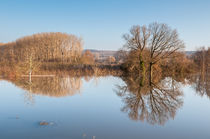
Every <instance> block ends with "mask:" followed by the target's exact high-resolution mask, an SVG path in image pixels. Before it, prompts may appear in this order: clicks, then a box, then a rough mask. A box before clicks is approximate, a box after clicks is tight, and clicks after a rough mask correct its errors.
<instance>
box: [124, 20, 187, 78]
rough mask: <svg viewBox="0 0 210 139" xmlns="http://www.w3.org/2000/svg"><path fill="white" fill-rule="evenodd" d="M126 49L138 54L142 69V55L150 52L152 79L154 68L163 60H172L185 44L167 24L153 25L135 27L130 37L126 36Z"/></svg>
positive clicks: (149, 60)
mask: <svg viewBox="0 0 210 139" xmlns="http://www.w3.org/2000/svg"><path fill="white" fill-rule="evenodd" d="M124 38H125V40H126V41H127V42H126V45H125V46H126V48H128V49H129V50H130V51H131V52H132V51H135V53H136V52H138V57H139V61H140V69H141V68H142V67H143V66H142V62H143V63H144V61H143V60H142V53H143V52H144V51H143V50H144V49H146V52H147V51H149V56H148V62H149V71H150V78H152V66H153V65H154V64H156V63H158V62H159V61H160V60H162V59H167V58H171V57H172V56H174V55H173V54H174V53H175V52H176V51H178V50H180V49H182V48H184V43H183V41H181V40H180V39H179V36H178V33H177V31H176V30H173V29H171V28H170V27H169V26H168V25H166V24H159V23H152V24H150V25H149V26H143V27H140V26H133V27H132V28H131V31H130V35H124Z"/></svg>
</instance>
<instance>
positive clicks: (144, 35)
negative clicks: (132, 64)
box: [123, 25, 150, 74]
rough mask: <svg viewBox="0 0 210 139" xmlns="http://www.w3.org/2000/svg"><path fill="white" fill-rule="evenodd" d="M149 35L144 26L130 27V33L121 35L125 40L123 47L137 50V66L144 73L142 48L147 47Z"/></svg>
mask: <svg viewBox="0 0 210 139" xmlns="http://www.w3.org/2000/svg"><path fill="white" fill-rule="evenodd" d="M149 37H150V31H149V30H148V28H147V27H146V26H138V25H136V26H133V27H132V28H131V29H130V34H125V35H123V38H124V39H125V40H126V44H125V47H126V48H127V49H128V50H130V51H137V52H138V59H139V63H138V64H139V67H140V70H141V71H142V73H143V74H144V69H145V68H144V60H143V58H142V53H143V50H144V49H145V48H146V47H147V45H148V41H149Z"/></svg>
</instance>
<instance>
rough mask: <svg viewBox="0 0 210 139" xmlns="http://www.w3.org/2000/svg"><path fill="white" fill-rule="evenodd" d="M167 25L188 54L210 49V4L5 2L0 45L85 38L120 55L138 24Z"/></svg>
mask: <svg viewBox="0 0 210 139" xmlns="http://www.w3.org/2000/svg"><path fill="white" fill-rule="evenodd" d="M152 22H159V23H166V24H168V25H169V26H171V27H172V28H173V29H177V31H178V33H179V35H180V39H182V40H183V41H184V42H185V45H186V50H196V48H198V47H200V46H210V0H173V1H172V0H0V42H4V43H6V42H10V41H15V40H16V39H18V38H20V37H23V36H27V35H32V34H34V33H40V32H66V33H69V34H75V35H78V36H81V37H83V39H84V48H85V49H87V48H89V49H105V50H118V49H119V48H121V47H122V46H123V44H124V40H123V39H122V35H123V34H124V33H128V31H129V29H130V27H131V26H133V25H148V24H150V23H152Z"/></svg>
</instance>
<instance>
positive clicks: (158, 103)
mask: <svg viewBox="0 0 210 139" xmlns="http://www.w3.org/2000/svg"><path fill="white" fill-rule="evenodd" d="M123 80H124V82H125V85H123V86H117V88H118V89H117V95H118V96H120V97H121V98H122V100H123V102H124V106H123V107H122V109H121V110H122V111H123V112H126V113H128V115H129V117H130V118H131V119H132V120H141V121H144V120H145V121H147V122H148V123H150V124H160V125H163V124H164V123H165V122H166V121H167V120H168V119H170V118H174V116H175V114H176V111H177V109H178V108H180V107H181V106H182V104H183V93H182V91H181V89H180V85H181V84H180V83H179V82H177V81H176V80H175V79H173V78H171V77H168V78H164V79H153V81H149V80H146V82H145V84H144V85H141V84H140V82H141V81H140V80H141V78H140V77H138V76H137V77H123Z"/></svg>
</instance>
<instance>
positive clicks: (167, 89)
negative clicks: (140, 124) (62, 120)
mask: <svg viewBox="0 0 210 139" xmlns="http://www.w3.org/2000/svg"><path fill="white" fill-rule="evenodd" d="M92 78H94V79H95V80H94V81H96V85H97V78H96V77H90V76H86V77H69V76H65V77H58V76H55V77H43V78H32V80H29V79H28V78H18V79H15V80H9V81H11V82H12V83H13V84H15V85H16V86H18V87H19V88H22V89H23V90H25V91H26V93H25V95H24V97H25V98H24V100H25V102H26V103H30V104H34V103H35V100H34V94H38V95H44V96H50V97H64V96H73V95H75V94H79V93H80V91H81V88H82V84H83V81H86V82H89V81H90V80H91V79H92ZM121 79H122V80H123V81H124V83H125V84H124V85H117V89H116V93H117V95H118V96H119V97H120V98H121V99H122V102H123V107H122V108H121V111H122V112H124V113H127V114H128V116H129V118H130V119H132V120H136V121H138V120H141V121H146V122H148V123H150V124H159V125H164V124H165V123H166V122H167V121H168V120H169V119H173V118H174V117H175V115H176V113H177V110H178V109H179V108H180V107H182V105H183V92H182V90H181V88H182V86H183V85H188V84H192V85H193V86H194V89H195V90H196V92H197V93H198V94H200V95H201V96H203V95H208V96H209V97H210V78H209V74H208V72H206V73H205V74H196V75H193V76H191V75H190V76H178V75H174V76H170V75H165V76H158V75H157V74H156V75H155V74H154V75H153V79H152V81H149V80H148V79H149V78H145V79H144V82H142V78H141V77H140V76H124V77H121Z"/></svg>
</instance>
